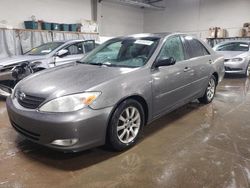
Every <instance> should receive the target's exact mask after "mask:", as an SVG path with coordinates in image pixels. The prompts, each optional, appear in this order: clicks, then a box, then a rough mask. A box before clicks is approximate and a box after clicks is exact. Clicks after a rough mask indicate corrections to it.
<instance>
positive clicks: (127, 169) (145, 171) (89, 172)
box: [0, 77, 250, 188]
mask: <svg viewBox="0 0 250 188" xmlns="http://www.w3.org/2000/svg"><path fill="white" fill-rule="evenodd" d="M249 83H250V82H249V79H246V78H234V77H232V78H226V79H225V80H224V81H223V82H222V83H221V85H220V86H219V88H218V92H217V95H216V98H215V101H214V102H213V103H212V104H209V105H207V106H204V105H201V104H199V103H198V102H196V101H194V102H192V103H190V104H188V105H186V106H184V107H182V108H181V109H178V110H176V111H174V112H172V113H170V114H168V115H166V116H164V117H162V118H161V119H159V120H157V121H155V122H153V123H152V124H150V125H149V126H147V127H146V128H145V129H144V136H143V138H142V139H141V140H140V142H139V143H138V144H137V145H136V146H135V147H134V148H132V149H130V150H128V151H126V152H122V153H116V152H113V151H111V150H110V149H109V148H107V147H99V148H95V149H92V150H88V151H84V152H81V153H77V154H64V153H59V152H56V151H52V150H49V149H47V148H44V147H41V146H38V145H36V144H33V143H31V142H29V141H27V140H24V139H23V138H21V137H19V136H18V135H17V134H16V132H15V131H14V130H13V129H12V128H11V126H10V123H9V121H8V117H7V112H6V108H5V103H4V102H0V167H1V168H0V187H18V188H19V187H60V188H61V187H170V188H173V187H192V188H196V187H197V188H198V187H199V188H200V187H211V188H215V187H233V188H234V187H237V188H238V187H246V188H247V187H250V137H249V135H250V118H249V117H250V111H249V107H250V92H249Z"/></svg>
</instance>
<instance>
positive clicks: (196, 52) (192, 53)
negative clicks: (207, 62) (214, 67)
mask: <svg viewBox="0 0 250 188" xmlns="http://www.w3.org/2000/svg"><path fill="white" fill-rule="evenodd" d="M185 44H186V47H187V48H189V49H188V54H189V57H190V58H193V57H200V56H204V55H209V54H210V53H209V52H208V50H207V49H206V47H205V46H204V45H203V44H202V43H201V42H200V41H198V40H197V39H194V38H192V37H190V36H187V37H185Z"/></svg>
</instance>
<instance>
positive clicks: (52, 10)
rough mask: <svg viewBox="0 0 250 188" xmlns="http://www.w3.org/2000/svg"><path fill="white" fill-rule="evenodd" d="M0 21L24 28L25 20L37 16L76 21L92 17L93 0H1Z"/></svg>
mask: <svg viewBox="0 0 250 188" xmlns="http://www.w3.org/2000/svg"><path fill="white" fill-rule="evenodd" d="M0 4H1V6H0V22H1V21H2V20H6V21H8V25H11V26H13V27H14V28H23V21H24V20H30V19H31V16H32V15H34V16H36V18H37V19H41V20H44V21H48V22H59V23H76V22H79V21H80V20H81V19H91V0H1V2H0Z"/></svg>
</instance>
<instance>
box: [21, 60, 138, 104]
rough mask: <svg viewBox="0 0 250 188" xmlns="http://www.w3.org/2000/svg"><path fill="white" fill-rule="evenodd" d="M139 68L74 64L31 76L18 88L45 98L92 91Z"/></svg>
mask: <svg viewBox="0 0 250 188" xmlns="http://www.w3.org/2000/svg"><path fill="white" fill-rule="evenodd" d="M135 70H138V68H118V67H104V66H95V65H86V64H85V65H84V64H77V63H75V64H73V65H65V66H58V67H56V68H51V69H48V70H45V71H41V72H40V73H37V74H34V75H31V76H29V77H27V78H26V79H24V80H23V81H21V82H20V83H19V84H18V86H17V87H16V88H17V89H18V90H21V91H22V92H24V93H26V94H29V95H34V96H38V97H43V98H49V99H50V98H56V97H60V96H64V95H68V94H73V93H80V92H84V91H92V90H93V88H98V85H100V84H103V83H105V82H109V81H111V80H112V79H116V78H118V77H119V76H121V75H125V74H128V73H130V72H133V71H135Z"/></svg>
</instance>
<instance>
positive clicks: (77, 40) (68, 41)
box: [53, 39, 86, 43]
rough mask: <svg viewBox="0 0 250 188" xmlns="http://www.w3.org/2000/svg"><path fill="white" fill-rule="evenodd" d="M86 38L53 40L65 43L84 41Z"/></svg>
mask: <svg viewBox="0 0 250 188" xmlns="http://www.w3.org/2000/svg"><path fill="white" fill-rule="evenodd" d="M83 41H86V40H84V39H73V40H55V41H53V42H63V43H73V42H83Z"/></svg>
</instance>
